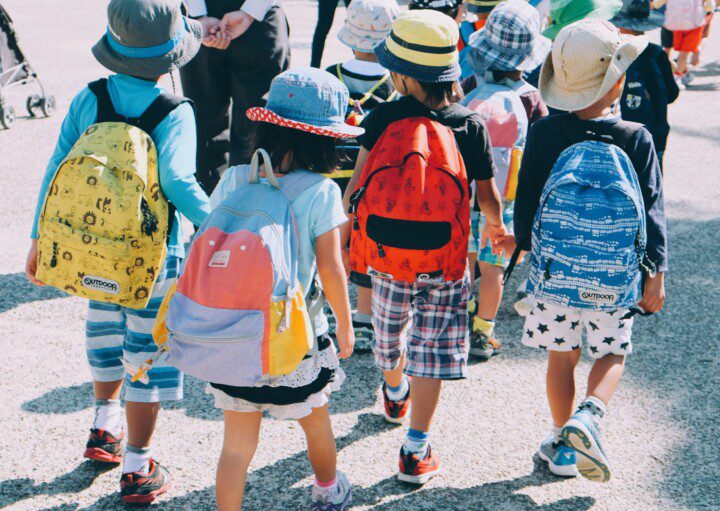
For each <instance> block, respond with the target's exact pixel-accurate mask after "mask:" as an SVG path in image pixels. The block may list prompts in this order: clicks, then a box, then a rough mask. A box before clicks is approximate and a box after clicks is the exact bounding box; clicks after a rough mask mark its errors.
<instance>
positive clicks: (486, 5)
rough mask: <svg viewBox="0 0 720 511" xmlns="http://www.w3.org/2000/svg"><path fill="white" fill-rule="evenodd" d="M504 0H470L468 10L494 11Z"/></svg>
mask: <svg viewBox="0 0 720 511" xmlns="http://www.w3.org/2000/svg"><path fill="white" fill-rule="evenodd" d="M502 1H503V0H468V2H467V10H468V12H472V13H474V14H483V13H488V12H490V11H492V10H493V9H494V8H495V6H497V5H498V4H499V3H501V2H502Z"/></svg>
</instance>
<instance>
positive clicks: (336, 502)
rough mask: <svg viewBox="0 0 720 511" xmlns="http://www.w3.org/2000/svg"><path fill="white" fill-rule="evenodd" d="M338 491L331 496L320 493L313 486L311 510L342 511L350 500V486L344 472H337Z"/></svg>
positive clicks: (348, 504)
mask: <svg viewBox="0 0 720 511" xmlns="http://www.w3.org/2000/svg"><path fill="white" fill-rule="evenodd" d="M337 481H338V491H337V493H336V494H335V495H334V496H332V497H327V496H325V495H320V493H319V492H317V491H316V490H315V487H314V486H313V492H312V511H344V510H345V509H347V508H348V507H349V506H350V502H351V501H352V486H350V481H348V478H347V476H346V475H345V474H343V473H342V472H340V471H339V470H338V472H337Z"/></svg>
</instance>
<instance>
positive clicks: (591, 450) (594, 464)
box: [561, 410, 610, 483]
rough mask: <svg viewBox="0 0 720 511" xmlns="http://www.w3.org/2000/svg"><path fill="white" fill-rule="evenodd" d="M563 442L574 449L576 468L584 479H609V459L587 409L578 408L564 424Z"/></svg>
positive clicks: (602, 481) (603, 480) (597, 429)
mask: <svg viewBox="0 0 720 511" xmlns="http://www.w3.org/2000/svg"><path fill="white" fill-rule="evenodd" d="M561 436H562V439H563V442H564V443H565V445H567V446H568V447H571V448H572V449H574V450H575V451H576V452H577V454H578V456H577V468H578V471H579V472H580V475H582V476H583V477H584V478H585V479H589V480H590V481H596V482H599V483H604V482H606V481H609V480H610V460H608V458H607V456H606V455H605V450H604V449H603V448H602V437H601V436H600V429H599V428H598V425H597V423H596V422H595V419H594V417H593V414H592V413H591V412H589V411H588V410H578V411H577V412H575V415H573V416H572V417H571V418H570V420H569V421H568V422H567V424H565V427H564V428H563V430H562V433H561Z"/></svg>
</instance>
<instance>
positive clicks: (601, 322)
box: [514, 20, 667, 481]
mask: <svg viewBox="0 0 720 511" xmlns="http://www.w3.org/2000/svg"><path fill="white" fill-rule="evenodd" d="M646 45H647V41H646V40H645V39H644V38H642V37H630V36H622V35H620V33H619V32H618V31H617V29H616V28H615V27H614V26H613V25H611V24H610V23H608V22H607V21H600V20H583V21H579V22H577V23H574V24H572V25H570V26H568V27H566V28H564V29H563V30H561V31H560V33H559V34H558V37H557V39H556V40H555V43H554V45H553V49H552V53H551V55H550V56H548V58H547V60H546V61H545V64H544V65H543V69H542V73H541V75H540V92H541V93H542V95H543V98H544V99H545V102H546V103H547V104H548V105H549V106H551V107H555V108H558V109H561V110H565V111H568V112H571V113H568V114H563V115H557V116H550V117H548V118H546V119H542V120H541V121H539V122H538V123H536V124H535V126H533V128H532V130H530V134H529V136H528V140H527V143H526V145H525V156H524V158H523V163H522V167H521V170H520V177H519V184H518V190H517V196H516V199H515V214H514V220H515V225H514V227H515V241H516V242H517V247H519V249H522V250H530V249H531V248H533V251H535V250H536V249H539V250H542V248H543V246H544V245H545V244H546V243H548V242H549V243H553V240H547V239H536V238H534V236H532V231H533V229H534V226H533V223H534V218H535V216H536V212H537V210H538V206H539V202H540V197H541V193H543V188H544V187H545V185H546V181H547V180H548V177H549V175H550V173H551V170H553V167H554V166H555V164H556V162H557V161H558V158H559V157H560V154H561V153H562V152H563V151H564V150H565V149H566V148H568V147H570V146H574V145H575V144H576V143H578V142H582V141H587V140H594V141H595V140H597V141H600V142H605V143H606V144H612V146H607V147H608V149H607V150H608V151H610V150H611V149H612V147H614V146H616V147H618V148H620V149H622V150H623V151H624V152H625V153H626V154H627V156H629V162H630V163H631V164H632V167H634V171H633V170H632V169H630V170H629V171H628V172H629V173H630V175H629V178H632V180H634V177H633V176H632V174H633V173H636V174H637V181H638V182H639V185H636V186H638V188H639V192H638V193H640V192H641V193H642V199H643V202H644V210H645V211H644V213H645V214H644V220H645V225H646V226H647V228H646V231H647V245H646V251H645V261H649V262H650V263H651V264H654V265H655V266H656V269H657V273H649V274H648V275H647V277H646V280H645V284H644V288H643V290H642V291H643V293H642V299H641V300H640V301H639V302H638V304H637V305H638V307H640V308H642V309H644V310H645V311H647V312H650V313H652V312H657V311H659V310H660V309H661V308H662V306H663V302H664V298H665V291H664V283H663V273H664V272H665V271H667V236H666V225H665V211H664V203H663V191H662V179H661V177H660V166H659V164H658V160H657V156H656V154H655V150H654V147H653V142H652V137H651V135H650V133H649V132H648V131H647V130H646V129H645V128H644V127H643V126H642V125H640V124H636V123H632V122H627V121H623V120H621V119H619V118H618V117H617V116H616V115H615V114H614V112H613V111H612V105H614V104H616V102H617V100H618V99H619V98H620V96H621V94H622V90H623V84H624V74H625V71H626V70H627V68H628V67H629V66H630V64H632V62H633V61H634V60H635V59H636V58H637V57H638V55H639V54H640V53H641V52H642V51H643V50H644V49H645V47H646ZM560 69H562V70H564V71H563V72H562V73H560V72H556V70H560ZM589 77H590V78H589ZM630 163H628V165H629V164H630ZM587 168H588V170H589V171H592V170H594V168H593V166H589V167H587ZM581 174H582V173H581ZM558 193H559V192H558ZM571 197H574V195H571ZM615 197H617V195H615ZM556 200H559V199H556ZM570 202H572V204H570V205H569V206H568V208H571V207H575V206H576V205H577V204H582V203H579V202H577V201H570ZM635 207H637V206H635ZM635 207H632V211H633V214H634V215H636V214H637V212H636V210H635ZM589 218H591V217H590V216H588V217H587V218H586V217H583V218H582V220H583V221H585V220H587V219H589ZM640 218H641V219H642V217H640ZM575 224H577V222H572V221H570V224H569V225H575ZM544 225H546V224H544ZM593 225H597V222H595V223H594V224H593ZM611 229H612V227H611ZM612 234H614V231H613V232H612ZM636 234H640V235H643V234H644V231H643V232H639V233H634V234H633V235H632V237H631V238H630V239H631V240H632V241H630V242H629V243H630V244H632V245H633V247H634V243H633V241H634V240H635V239H636V238H635V235H636ZM571 235H572V234H571V233H568V236H571ZM531 238H532V239H531ZM573 239H574V238H573ZM580 239H583V238H580ZM531 242H532V243H531ZM608 242H609V240H608V238H603V244H601V245H597V246H594V249H595V250H596V251H597V250H604V249H605V247H606V246H607V243H608ZM582 246H583V247H587V248H588V250H589V249H590V248H592V247H593V244H592V242H588V241H585V242H583V243H582ZM561 250H564V249H561ZM576 250H581V248H579V249H576ZM633 250H634V248H633ZM588 253H591V252H588ZM594 253H595V252H592V254H594ZM534 257H535V252H533V258H534ZM556 257H557V258H556V259H555V260H554V259H548V260H547V262H546V263H545V264H544V265H541V266H542V268H541V269H540V270H538V271H539V272H540V274H543V272H544V277H542V279H544V280H542V279H541V281H540V282H545V281H547V282H551V279H552V278H553V277H557V278H559V279H561V280H560V281H559V282H562V283H565V282H566V280H563V279H565V278H566V277H565V275H566V273H567V271H566V270H565V269H564V268H566V267H565V266H563V265H562V264H561V261H562V260H564V259H563V258H564V257H566V255H565V253H564V252H563V253H562V254H558V255H557V256H556ZM553 261H554V262H555V265H553ZM537 264H539V263H538V262H537V261H535V260H533V261H532V264H531V266H533V271H534V272H535V271H536V269H537V268H538V266H536V265H537ZM573 268H574V266H573ZM601 270H602V269H601ZM625 271H627V272H628V273H627V274H625V273H623V275H628V276H630V275H631V274H632V276H633V282H637V281H638V280H639V274H638V269H637V266H630V267H628V268H626V269H625ZM559 272H560V273H559ZM563 272H564V273H563ZM532 273H533V272H531V279H530V281H531V282H533V278H532ZM579 278H580V279H586V278H589V276H588V275H586V274H585V275H580V276H579ZM635 279H638V280H635ZM552 282H554V281H552ZM583 282H585V281H583ZM573 285H574V284H573ZM549 286H550V284H546V287H549ZM553 286H555V287H556V286H557V284H553ZM632 287H633V289H629V290H628V293H630V294H628V295H625V296H627V297H628V300H623V301H622V303H623V305H622V306H620V307H617V308H613V304H615V303H618V302H619V300H613V296H612V295H610V294H606V295H603V294H602V293H599V294H598V293H592V292H588V293H587V301H588V303H587V304H585V307H582V308H573V307H567V306H561V305H557V304H555V303H549V302H547V300H546V301H543V300H541V299H535V296H536V295H540V296H542V297H543V298H545V297H546V294H544V293H545V291H544V290H543V288H542V285H541V284H537V285H534V286H529V289H528V292H529V295H530V297H531V298H532V299H531V301H530V303H529V307H527V308H529V309H530V310H529V313H527V314H526V320H525V331H524V333H523V338H522V342H523V344H525V345H527V346H530V347H535V348H541V349H545V350H547V351H548V354H549V362H548V370H547V396H548V402H549V405H550V411H551V414H552V419H553V432H552V434H551V435H550V436H549V437H548V438H547V439H546V440H545V441H543V442H542V445H541V447H540V451H539V456H540V457H541V458H542V459H544V460H546V461H548V463H549V467H550V470H551V471H552V472H553V473H555V474H558V475H563V476H574V475H576V474H577V471H578V470H579V471H580V473H581V474H582V475H583V476H584V477H586V478H588V479H591V480H595V481H606V480H607V479H609V477H610V475H611V469H610V463H609V461H608V459H607V455H606V454H605V453H606V451H605V450H604V447H603V445H602V443H601V439H600V436H599V425H600V422H601V419H602V417H603V415H604V414H605V412H606V411H607V406H608V403H609V401H610V398H611V397H612V395H613V393H614V391H615V388H616V387H617V385H618V383H619V381H620V377H621V375H622V372H623V367H624V364H625V357H626V355H629V354H630V353H631V351H632V344H631V342H630V337H631V334H632V317H631V316H632V314H631V313H628V306H627V305H625V302H626V301H630V300H631V299H632V298H633V297H634V293H635V292H637V291H638V290H637V289H636V288H634V286H632ZM586 291H587V290H586ZM571 292H572V290H571V289H570V288H568V291H567V293H568V294H567V296H566V297H561V296H560V295H557V296H556V298H558V299H559V298H563V300H565V299H567V300H569V299H570V298H569V297H571V296H572V294H571ZM575 294H576V295H581V294H582V293H580V290H579V289H575ZM566 303H570V302H569V301H568V302H566ZM588 307H590V308H588ZM525 312H528V311H525ZM583 326H584V327H585V329H586V331H587V343H588V346H589V351H590V355H591V356H592V358H593V359H594V360H595V362H594V365H593V368H592V371H591V372H590V376H589V378H588V388H587V394H586V397H585V399H584V400H583V401H582V403H581V404H580V406H579V408H578V409H577V410H576V411H575V413H574V414H573V403H574V399H575V377H574V371H575V366H576V365H577V363H578V361H579V359H580V354H581V352H580V346H581V332H582V327H583ZM578 435H583V438H584V443H583V442H580V441H579V440H578V438H579V436H578ZM576 455H577V456H576Z"/></svg>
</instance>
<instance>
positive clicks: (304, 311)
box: [154, 149, 325, 387]
mask: <svg viewBox="0 0 720 511" xmlns="http://www.w3.org/2000/svg"><path fill="white" fill-rule="evenodd" d="M261 157H262V158H263V159H264V162H265V165H264V167H265V171H266V173H267V180H268V182H269V184H268V183H263V182H260V181H259V177H258V173H259V167H260V158H261ZM233 171H234V172H235V175H234V176H233V177H234V179H235V182H236V183H239V184H240V186H238V187H237V189H236V190H235V191H233V192H232V193H231V194H230V195H229V196H228V197H227V198H225V199H224V200H223V201H222V202H221V203H220V205H219V206H218V207H216V208H215V209H214V210H213V212H212V213H211V214H210V216H209V217H208V218H207V219H206V220H205V222H204V223H203V225H202V226H201V227H200V228H199V230H198V231H197V233H196V235H195V238H194V240H193V243H192V245H191V247H190V250H189V253H188V256H187V258H186V259H185V261H184V263H183V268H182V270H181V275H180V277H179V279H178V281H177V286H176V289H175V292H174V294H172V295H170V294H169V295H168V296H166V298H165V304H164V306H166V307H167V310H166V311H164V310H163V313H164V314H161V315H159V316H158V321H159V322H162V321H163V320H164V325H157V324H156V328H155V330H154V338H155V342H156V343H157V344H160V345H166V346H165V347H164V350H166V351H167V363H168V364H170V365H173V366H175V367H177V368H178V369H180V370H182V371H184V372H186V373H187V374H189V375H191V376H194V377H196V378H200V379H202V380H205V381H209V382H212V383H219V384H224V385H234V386H240V387H248V386H253V385H255V384H256V383H257V382H258V381H259V380H260V379H261V378H262V377H264V376H280V375H284V374H289V373H291V372H292V371H293V370H294V369H295V368H296V367H297V366H298V364H299V363H300V361H301V360H302V359H303V357H304V356H305V355H307V354H308V352H309V351H310V350H311V349H312V348H313V346H314V342H315V336H314V332H313V325H312V322H311V315H313V314H312V313H311V312H310V311H309V308H308V305H307V304H306V302H305V295H306V293H305V290H304V289H302V286H301V284H300V282H299V280H298V260H299V255H298V250H299V243H298V239H297V228H296V225H295V217H294V215H293V211H292V209H291V205H290V203H291V202H292V201H293V200H294V199H295V198H296V197H298V196H299V195H300V194H301V193H302V192H303V191H305V190H307V189H308V188H309V187H310V186H312V185H314V184H316V183H318V182H320V181H322V180H323V179H325V178H324V177H322V176H321V175H319V174H315V173H312V172H307V171H293V172H291V173H290V174H288V175H287V176H285V177H283V178H282V179H276V178H275V176H274V174H273V171H272V165H271V164H270V158H269V156H268V155H267V153H266V152H265V151H264V150H262V149H260V150H258V151H257V152H256V153H255V155H254V156H253V159H252V163H251V165H250V166H249V167H248V166H240V167H235V168H234V169H233ZM161 309H162V308H161ZM313 310H315V309H313ZM162 316H164V317H162Z"/></svg>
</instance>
